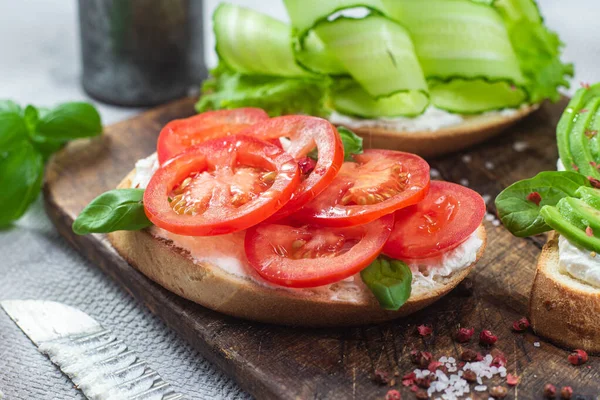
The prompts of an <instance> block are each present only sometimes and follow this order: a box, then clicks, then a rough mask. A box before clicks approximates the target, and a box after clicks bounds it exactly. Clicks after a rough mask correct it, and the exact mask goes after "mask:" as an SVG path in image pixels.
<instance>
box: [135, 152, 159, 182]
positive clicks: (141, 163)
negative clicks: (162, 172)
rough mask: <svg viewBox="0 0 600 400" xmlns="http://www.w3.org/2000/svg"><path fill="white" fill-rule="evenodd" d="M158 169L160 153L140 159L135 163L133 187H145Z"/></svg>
mask: <svg viewBox="0 0 600 400" xmlns="http://www.w3.org/2000/svg"><path fill="white" fill-rule="evenodd" d="M157 169H158V155H157V154H156V153H153V154H151V155H149V156H148V157H146V158H142V159H141V160H138V161H137V162H136V163H135V176H134V177H133V179H132V180H131V187H132V188H140V189H145V188H146V186H148V182H150V178H152V175H154V172H155V171H156V170H157Z"/></svg>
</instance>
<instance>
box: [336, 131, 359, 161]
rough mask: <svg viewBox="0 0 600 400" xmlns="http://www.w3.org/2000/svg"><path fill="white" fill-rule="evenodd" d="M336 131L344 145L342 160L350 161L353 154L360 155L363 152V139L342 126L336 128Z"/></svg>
mask: <svg viewBox="0 0 600 400" xmlns="http://www.w3.org/2000/svg"><path fill="white" fill-rule="evenodd" d="M337 131H338V132H339V134H340V138H341V139H342V143H343V144H344V160H345V161H352V155H353V154H361V153H362V152H363V139H362V138H361V137H360V136H358V135H357V134H356V133H354V132H352V131H351V130H350V129H348V128H345V127H343V126H338V128H337Z"/></svg>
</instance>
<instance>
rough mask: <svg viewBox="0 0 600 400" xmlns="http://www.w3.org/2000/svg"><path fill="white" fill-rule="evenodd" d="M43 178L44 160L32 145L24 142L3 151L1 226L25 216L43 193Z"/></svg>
mask: <svg viewBox="0 0 600 400" xmlns="http://www.w3.org/2000/svg"><path fill="white" fill-rule="evenodd" d="M43 177H44V160H43V158H42V155H41V154H39V153H38V152H37V150H36V149H35V148H34V147H33V145H32V144H31V143H30V142H28V141H26V140H21V141H20V142H18V143H17V144H16V145H13V146H11V147H10V148H9V149H8V150H4V149H2V150H0V188H2V189H1V190H0V226H6V225H8V224H10V223H11V222H12V221H15V220H17V219H19V218H21V216H22V215H23V214H25V211H27V208H28V207H29V205H30V204H31V203H32V202H33V201H34V200H35V199H36V198H37V196H38V194H39V193H40V190H41V188H42V179H43Z"/></svg>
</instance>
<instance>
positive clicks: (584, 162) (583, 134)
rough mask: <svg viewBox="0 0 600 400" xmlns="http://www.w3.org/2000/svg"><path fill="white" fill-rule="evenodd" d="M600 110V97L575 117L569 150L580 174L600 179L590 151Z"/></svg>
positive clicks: (589, 102)
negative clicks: (591, 139) (594, 126)
mask: <svg viewBox="0 0 600 400" xmlns="http://www.w3.org/2000/svg"><path fill="white" fill-rule="evenodd" d="M599 108H600V97H596V98H593V99H592V100H590V101H588V102H587V103H585V106H584V108H583V109H581V110H579V115H577V116H576V117H575V121H574V124H573V126H572V129H571V131H570V132H569V133H568V136H569V149H570V150H571V156H572V157H573V162H574V163H575V164H576V165H577V167H579V173H580V174H583V175H584V176H592V177H594V178H600V171H598V169H597V168H596V160H595V159H594V157H593V156H592V152H591V150H590V138H592V137H593V135H594V134H593V132H592V130H591V126H592V123H593V121H594V118H596V114H597V113H598V109H599Z"/></svg>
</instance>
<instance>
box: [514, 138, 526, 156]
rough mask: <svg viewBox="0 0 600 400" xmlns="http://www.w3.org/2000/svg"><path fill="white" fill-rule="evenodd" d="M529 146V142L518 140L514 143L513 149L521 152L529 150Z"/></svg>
mask: <svg viewBox="0 0 600 400" xmlns="http://www.w3.org/2000/svg"><path fill="white" fill-rule="evenodd" d="M528 147H529V144H528V143H527V142H522V141H518V142H514V143H513V150H514V151H516V152H519V153H520V152H522V151H525V150H527V148H528Z"/></svg>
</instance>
